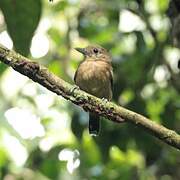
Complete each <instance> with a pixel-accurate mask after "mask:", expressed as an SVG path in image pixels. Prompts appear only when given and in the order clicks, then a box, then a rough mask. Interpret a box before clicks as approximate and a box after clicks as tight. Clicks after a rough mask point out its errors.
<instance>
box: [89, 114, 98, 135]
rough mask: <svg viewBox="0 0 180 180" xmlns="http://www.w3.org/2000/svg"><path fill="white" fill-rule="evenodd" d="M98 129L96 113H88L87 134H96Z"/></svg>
mask: <svg viewBox="0 0 180 180" xmlns="http://www.w3.org/2000/svg"><path fill="white" fill-rule="evenodd" d="M99 131H100V117H99V116H97V115H96V114H93V113H89V134H90V135H92V136H98V135H99Z"/></svg>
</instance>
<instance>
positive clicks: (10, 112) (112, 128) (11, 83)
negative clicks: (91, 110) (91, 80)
mask: <svg viewBox="0 0 180 180" xmlns="http://www.w3.org/2000/svg"><path fill="white" fill-rule="evenodd" d="M168 7H169V1H168V0H152V1H148V0H136V1H135V0H114V1H109V0H104V1H100V0H92V1H80V0H67V1H66V0H54V1H53V3H52V2H51V3H49V2H48V1H47V0H42V1H40V0H33V1H32V0H26V1H18V0H1V1H0V9H1V14H0V37H1V33H3V32H4V31H7V32H8V33H9V35H10V37H11V39H12V41H13V44H14V48H15V50H16V51H18V52H19V53H21V54H23V55H26V56H28V54H29V57H30V58H31V59H33V58H34V59H35V61H38V62H40V63H41V64H44V65H46V66H47V67H48V68H49V70H50V71H52V72H53V73H55V74H56V75H58V76H60V77H61V78H63V79H64V80H66V81H69V82H71V83H72V82H73V75H74V72H75V70H76V69H77V66H78V64H79V62H80V60H82V56H81V55H79V54H78V53H77V52H75V51H74V49H73V48H74V47H77V46H80V47H84V46H86V45H88V44H91V43H93V44H100V45H102V46H103V47H105V48H107V49H109V50H110V52H111V54H112V59H113V69H114V90H113V101H114V102H115V103H117V104H120V105H122V106H124V107H126V108H128V109H131V110H133V111H135V112H138V113H140V114H143V115H145V116H147V117H149V118H151V119H152V120H154V121H156V122H157V123H160V124H163V125H165V126H167V127H169V128H171V129H174V130H175V131H177V132H178V133H180V95H179V89H180V87H179V85H180V84H179V83H178V82H179V81H180V78H179V77H180V76H179V70H178V69H177V62H178V58H179V57H180V51H179V49H177V48H175V47H173V46H172V38H171V30H170V28H171V25H170V22H169V18H168V16H167V15H166V11H167V8H168ZM42 12H43V13H42ZM127 14H129V15H127ZM3 17H4V19H3ZM134 17H135V19H133V18H134ZM123 18H124V19H123ZM124 22H125V23H124ZM134 23H141V24H138V25H134ZM142 24H143V25H142ZM38 25H39V26H38ZM34 32H36V33H35V35H36V34H40V35H44V36H45V37H46V39H48V43H49V46H46V47H48V53H45V54H44V55H42V56H41V57H38V58H35V57H36V56H35V55H34V54H33V51H31V54H30V53H29V52H30V47H33V46H35V45H33V42H32V45H31V41H32V38H33V36H34ZM44 36H43V37H44ZM0 40H1V38H0ZM37 43H38V45H36V46H35V47H36V50H37V52H38V51H39V52H40V51H42V50H43V48H44V45H45V44H46V43H47V42H46V41H43V39H38V41H37ZM18 113H19V114H18ZM87 117H88V116H87V113H86V112H84V111H83V110H81V109H80V108H79V107H76V106H75V105H73V104H71V103H70V102H67V101H65V100H64V99H62V98H60V97H59V98H57V96H56V95H54V94H52V93H51V92H48V91H47V90H45V89H44V88H43V87H40V86H38V85H37V84H35V83H33V82H31V81H30V80H28V79H27V78H24V77H22V76H21V75H18V74H17V73H15V72H13V70H10V69H9V68H7V67H6V66H5V65H3V64H0V122H1V128H0V142H1V143H0V179H6V180H7V179H25V180H26V179H27V180H29V179H40V180H46V179H53V180H54V179H73V180H74V179H99V180H101V179H102V180H104V179H110V180H119V179H122V180H129V179H141V180H152V179H154V180H155V179H161V180H176V179H177V180H178V179H180V154H179V151H177V150H176V149H174V148H172V147H170V146H168V145H166V144H164V143H162V142H160V141H159V140H157V139H155V138H154V137H152V136H151V135H149V134H148V133H147V132H145V131H144V130H142V129H140V128H138V127H135V126H132V125H131V124H126V123H124V124H115V123H112V122H109V121H107V120H104V119H102V130H101V134H100V136H99V137H95V138H93V137H91V136H89V134H88V132H87V123H88V120H87ZM31 122H32V124H31Z"/></svg>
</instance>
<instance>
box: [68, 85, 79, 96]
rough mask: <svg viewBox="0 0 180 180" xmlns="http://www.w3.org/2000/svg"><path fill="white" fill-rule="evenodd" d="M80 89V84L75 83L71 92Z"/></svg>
mask: <svg viewBox="0 0 180 180" xmlns="http://www.w3.org/2000/svg"><path fill="white" fill-rule="evenodd" d="M79 89H80V88H79V86H77V85H74V86H73V87H72V89H71V90H70V94H73V93H74V91H75V90H79Z"/></svg>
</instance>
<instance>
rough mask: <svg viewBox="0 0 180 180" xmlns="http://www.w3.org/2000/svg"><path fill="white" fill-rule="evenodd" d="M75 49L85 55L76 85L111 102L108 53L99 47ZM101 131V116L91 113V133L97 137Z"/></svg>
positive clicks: (76, 74)
mask: <svg viewBox="0 0 180 180" xmlns="http://www.w3.org/2000/svg"><path fill="white" fill-rule="evenodd" d="M75 49H76V50H77V51H79V52H80V53H82V54H83V55H84V60H83V61H82V62H81V63H80V65H79V67H78V69H77V71H76V73H75V76H74V81H75V84H76V85H77V86H79V88H80V89H82V90H84V91H86V92H87V93H89V94H92V95H94V96H96V97H99V98H104V99H107V100H111V98H112V84H113V72H112V66H111V56H110V54H109V53H108V51H107V50H106V49H104V48H103V47H101V46H98V45H91V46H87V47H86V48H75ZM99 130H100V120H99V116H97V115H96V114H94V113H90V114H89V133H90V134H91V135H94V136H96V135H98V134H99Z"/></svg>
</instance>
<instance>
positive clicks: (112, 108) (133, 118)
mask: <svg viewBox="0 0 180 180" xmlns="http://www.w3.org/2000/svg"><path fill="white" fill-rule="evenodd" d="M0 61H1V62H3V63H5V64H7V65H8V66H11V67H12V68H13V69H14V70H15V71H18V72H19V73H21V74H23V75H25V76H27V77H29V78H30V79H32V80H33V81H34V82H37V83H39V84H41V85H42V86H44V87H46V88H47V89H49V90H50V91H52V92H54V93H56V94H57V95H60V96H63V97H64V98H65V99H67V100H69V101H71V102H73V103H74V104H76V105H78V106H80V107H82V108H83V109H84V110H85V111H90V112H95V113H97V114H98V115H100V116H104V117H106V118H108V119H109V120H111V121H115V122H118V123H121V122H122V119H125V121H126V122H129V123H132V124H134V125H135V126H139V127H142V128H143V129H144V130H146V131H147V132H149V133H150V134H151V135H153V136H155V137H157V138H158V139H160V140H162V141H163V142H165V143H167V144H169V145H171V146H173V147H175V148H177V149H179V150H180V135H179V134H177V133H176V132H175V131H173V130H170V129H167V128H166V127H164V126H162V125H160V124H157V123H155V122H154V121H152V120H150V119H148V118H146V117H144V116H142V115H140V114H138V113H135V112H133V111H130V110H128V109H126V108H123V107H121V106H118V105H116V104H114V103H112V102H104V101H103V100H101V99H99V98H97V97H94V96H92V95H90V94H88V93H85V92H84V91H82V90H79V89H77V88H74V87H75V86H73V85H70V84H69V83H67V82H65V81H64V80H62V79H60V78H59V77H57V76H55V75H54V74H52V73H51V72H49V71H48V69H47V68H45V67H44V66H41V65H39V64H38V63H36V62H32V61H30V60H29V59H27V58H25V57H23V56H21V55H20V54H18V53H16V52H14V51H11V50H9V49H7V48H5V47H4V46H2V45H0Z"/></svg>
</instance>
